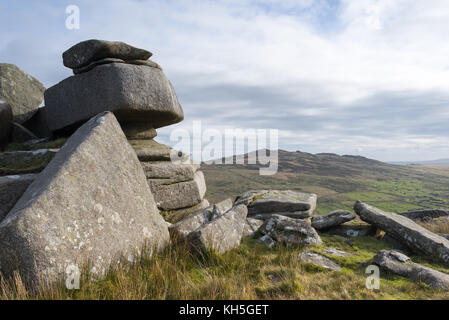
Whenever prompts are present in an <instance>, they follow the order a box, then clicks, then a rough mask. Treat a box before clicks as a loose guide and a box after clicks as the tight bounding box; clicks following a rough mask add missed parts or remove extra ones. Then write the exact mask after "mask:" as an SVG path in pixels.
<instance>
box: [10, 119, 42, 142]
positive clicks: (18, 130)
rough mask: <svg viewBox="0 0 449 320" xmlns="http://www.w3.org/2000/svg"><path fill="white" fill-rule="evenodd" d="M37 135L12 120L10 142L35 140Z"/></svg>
mask: <svg viewBox="0 0 449 320" xmlns="http://www.w3.org/2000/svg"><path fill="white" fill-rule="evenodd" d="M36 139H38V137H37V136H36V135H35V134H34V133H32V132H31V131H30V130H28V129H27V128H25V127H24V126H22V125H20V124H18V123H16V122H14V123H13V124H12V129H11V142H16V143H23V142H26V141H30V140H36Z"/></svg>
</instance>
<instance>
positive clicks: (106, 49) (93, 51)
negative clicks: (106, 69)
mask: <svg viewBox="0 0 449 320" xmlns="http://www.w3.org/2000/svg"><path fill="white" fill-rule="evenodd" d="M152 55H153V54H152V53H151V52H150V51H147V50H144V49H139V48H136V47H133V46H130V45H129V44H126V43H124V42H120V41H106V40H97V39H91V40H86V41H82V42H80V43H77V44H75V45H74V46H72V47H71V48H70V49H68V50H67V51H65V52H64V53H63V54H62V60H63V63H64V65H65V66H66V67H68V68H71V69H75V68H80V67H84V66H86V65H88V64H90V63H91V62H94V61H98V60H102V59H105V58H114V59H121V60H147V59H149V58H150V57H151V56H152Z"/></svg>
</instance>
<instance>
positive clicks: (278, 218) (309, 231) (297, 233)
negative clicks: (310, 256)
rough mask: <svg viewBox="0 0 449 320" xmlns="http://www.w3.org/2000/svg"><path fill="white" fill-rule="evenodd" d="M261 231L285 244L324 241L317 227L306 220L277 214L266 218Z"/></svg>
mask: <svg viewBox="0 0 449 320" xmlns="http://www.w3.org/2000/svg"><path fill="white" fill-rule="evenodd" d="M259 231H260V232H261V233H262V234H265V235H269V236H270V237H271V238H273V239H274V240H276V241H277V242H278V243H282V244H285V245H313V244H317V245H320V244H322V243H323V242H322V240H321V238H320V236H319V235H318V233H317V232H316V231H315V229H314V228H312V227H311V226H310V225H309V224H308V223H307V222H306V221H304V220H301V219H293V218H290V217H286V216H282V215H277V214H274V215H273V216H272V217H271V218H270V219H268V220H265V222H264V224H263V225H262V226H261V227H260V228H259Z"/></svg>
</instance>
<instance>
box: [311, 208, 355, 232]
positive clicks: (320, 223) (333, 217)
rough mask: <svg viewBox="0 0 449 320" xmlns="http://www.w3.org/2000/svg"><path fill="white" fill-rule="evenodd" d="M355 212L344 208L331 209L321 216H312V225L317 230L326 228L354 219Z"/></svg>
mask: <svg viewBox="0 0 449 320" xmlns="http://www.w3.org/2000/svg"><path fill="white" fill-rule="evenodd" d="M355 217H356V216H355V214H353V213H351V212H349V211H346V210H336V211H332V212H330V213H328V214H326V215H323V216H315V217H312V227H314V228H315V229H317V230H326V229H329V228H332V227H335V226H338V225H340V224H342V223H345V222H348V221H351V220H354V219H355Z"/></svg>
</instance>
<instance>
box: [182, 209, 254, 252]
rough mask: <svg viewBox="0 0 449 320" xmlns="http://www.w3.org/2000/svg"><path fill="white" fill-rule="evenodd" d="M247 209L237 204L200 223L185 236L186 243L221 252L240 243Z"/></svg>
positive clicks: (200, 249)
mask: <svg viewBox="0 0 449 320" xmlns="http://www.w3.org/2000/svg"><path fill="white" fill-rule="evenodd" d="M247 214H248V209H247V207H246V206H245V205H238V206H236V207H233V208H232V209H231V210H228V211H227V212H225V213H224V214H222V215H221V216H219V217H218V218H216V219H214V220H212V221H211V222H209V223H206V224H204V225H202V226H201V227H200V228H198V229H197V230H195V231H193V232H191V233H190V234H189V235H188V236H187V241H188V243H189V244H190V245H191V246H192V247H193V248H195V249H196V250H199V251H203V250H210V249H213V250H216V251H217V252H218V253H223V252H226V251H228V250H231V249H234V248H236V247H238V246H239V245H240V242H241V240H242V234H243V227H244V225H245V218H246V216H247Z"/></svg>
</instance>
